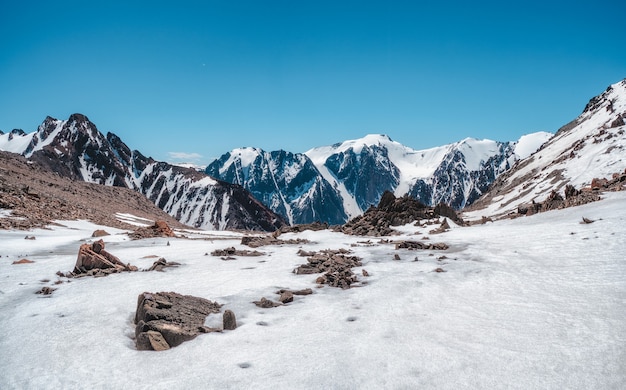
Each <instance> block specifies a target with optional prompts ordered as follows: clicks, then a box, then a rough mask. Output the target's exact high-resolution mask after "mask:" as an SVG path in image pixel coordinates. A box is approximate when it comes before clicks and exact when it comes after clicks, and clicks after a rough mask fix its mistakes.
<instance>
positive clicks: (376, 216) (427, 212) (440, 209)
mask: <svg viewBox="0 0 626 390" xmlns="http://www.w3.org/2000/svg"><path fill="white" fill-rule="evenodd" d="M438 213H442V214H445V216H446V217H448V218H450V219H452V220H454V221H455V222H457V223H458V224H460V225H463V220H462V219H461V218H459V217H458V215H456V212H455V211H454V210H453V209H452V208H451V207H448V206H444V205H438V206H436V207H429V206H426V205H424V204H422V203H420V202H419V201H417V200H415V199H413V198H411V197H409V196H404V197H401V198H396V197H395V196H394V195H393V194H392V193H391V192H389V191H387V192H385V193H384V194H383V196H382V197H381V199H380V203H379V204H378V207H370V208H369V209H368V210H367V211H366V212H365V213H364V214H363V215H361V216H358V217H356V218H354V219H352V220H351V221H349V222H347V223H346V224H345V225H343V226H341V227H340V228H339V229H338V230H340V231H342V232H343V233H346V234H352V235H358V236H389V235H393V234H396V232H395V231H394V230H393V229H392V228H391V226H400V225H406V224H408V223H413V222H416V221H420V220H424V219H426V220H430V219H435V218H438V217H439V215H440V214H438Z"/></svg>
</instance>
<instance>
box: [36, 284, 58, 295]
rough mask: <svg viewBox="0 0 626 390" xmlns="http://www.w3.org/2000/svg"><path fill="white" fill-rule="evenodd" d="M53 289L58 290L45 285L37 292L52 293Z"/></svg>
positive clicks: (42, 293)
mask: <svg viewBox="0 0 626 390" xmlns="http://www.w3.org/2000/svg"><path fill="white" fill-rule="evenodd" d="M53 291H56V288H52V287H48V286H44V287H42V288H41V290H39V291H37V292H36V294H41V295H50V294H52V292H53Z"/></svg>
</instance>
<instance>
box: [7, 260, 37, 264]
mask: <svg viewBox="0 0 626 390" xmlns="http://www.w3.org/2000/svg"><path fill="white" fill-rule="evenodd" d="M31 263H34V261H33V260H28V259H19V260H17V261H14V262H13V263H12V264H31Z"/></svg>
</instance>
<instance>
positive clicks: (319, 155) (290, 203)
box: [206, 132, 552, 224]
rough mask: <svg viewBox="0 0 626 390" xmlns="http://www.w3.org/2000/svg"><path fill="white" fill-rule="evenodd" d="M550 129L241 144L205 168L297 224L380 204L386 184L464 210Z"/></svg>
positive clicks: (332, 219) (341, 218) (339, 218)
mask: <svg viewBox="0 0 626 390" xmlns="http://www.w3.org/2000/svg"><path fill="white" fill-rule="evenodd" d="M551 136H552V134H550V133H545V132H542V133H535V134H532V135H527V136H524V137H522V138H521V139H520V140H519V141H518V142H496V141H490V140H476V139H472V138H467V139H465V140H463V141H460V142H457V143H454V144H450V145H445V146H441V147H437V148H432V149H427V150H414V149H411V148H409V147H407V146H404V145H402V144H400V143H398V142H395V141H393V140H391V138H389V137H388V136H386V135H377V134H372V135H367V136H365V137H363V138H360V139H357V140H350V141H345V142H342V143H338V144H335V145H332V146H324V147H319V148H314V149H311V150H309V151H308V152H306V153H304V154H297V153H290V152H285V151H282V150H281V151H275V152H266V151H263V150H261V149H257V148H241V149H235V150H233V151H231V152H229V153H226V154H224V155H223V156H222V157H220V158H219V159H218V160H216V161H214V162H212V163H211V164H210V165H209V166H208V167H207V169H206V173H208V174H209V175H211V176H214V177H217V178H220V179H221V180H225V181H228V182H231V183H236V184H239V185H242V186H243V187H245V188H246V189H247V190H249V191H250V192H251V193H252V194H253V195H254V196H255V197H256V198H257V199H259V200H260V201H261V202H263V203H264V204H265V205H266V206H268V207H269V208H270V209H272V210H273V211H275V212H277V213H279V214H281V215H283V216H285V217H286V218H287V219H288V220H289V221H290V222H291V223H307V222H312V221H315V220H321V221H325V222H329V223H331V224H334V223H343V222H345V221H346V220H347V219H348V218H352V217H355V216H357V215H359V214H361V213H363V212H364V211H365V210H366V209H367V208H368V207H370V206H371V205H376V204H378V202H379V200H380V197H381V196H382V194H383V193H384V192H385V191H392V192H394V193H395V195H396V196H402V195H405V194H409V195H411V196H413V197H415V198H416V199H418V200H420V201H421V202H423V203H425V204H427V205H435V204H437V203H440V202H444V203H447V204H449V205H451V206H452V207H454V208H456V209H461V208H463V207H464V206H465V205H466V204H469V203H471V202H472V201H474V200H476V199H477V198H478V197H479V196H480V195H482V193H483V192H484V191H485V190H486V189H487V188H488V186H489V185H490V184H491V183H492V182H493V181H494V180H495V178H496V177H497V176H498V175H499V174H501V173H502V172H504V171H506V170H507V169H508V168H509V167H510V166H511V165H512V164H513V163H514V162H515V161H517V160H518V159H520V158H524V157H527V155H528V154H530V153H531V152H533V151H535V150H536V149H537V148H539V147H540V146H541V144H543V143H544V142H545V141H546V140H547V139H548V138H549V137H551Z"/></svg>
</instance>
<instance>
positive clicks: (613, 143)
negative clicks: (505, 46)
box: [466, 79, 626, 216]
mask: <svg viewBox="0 0 626 390" xmlns="http://www.w3.org/2000/svg"><path fill="white" fill-rule="evenodd" d="M625 121H626V79H625V80H622V81H620V82H618V83H615V84H613V85H611V86H609V87H608V88H607V89H606V90H605V91H604V92H603V93H602V94H600V95H598V96H596V97H594V98H592V99H591V100H590V101H589V103H588V104H587V106H586V107H585V109H584V110H583V112H582V114H580V115H579V116H578V117H577V118H576V119H574V120H573V121H572V122H570V123H568V124H567V125H565V126H563V127H562V128H561V129H559V130H558V132H557V133H556V135H555V136H554V137H553V138H552V139H550V140H549V141H548V142H547V143H546V144H545V145H543V147H542V148H541V149H540V150H538V151H537V152H536V153H534V154H533V155H531V156H530V157H528V158H527V159H524V160H522V161H519V162H518V163H517V164H516V165H515V166H514V167H513V168H512V169H511V170H509V171H508V172H506V173H504V174H503V175H501V176H500V177H498V179H497V180H496V181H495V182H494V184H493V186H492V188H491V189H490V191H489V192H488V193H487V194H485V196H484V197H482V198H481V199H480V200H479V201H477V202H476V203H475V204H474V205H473V206H472V207H470V208H469V209H468V213H466V214H467V215H468V216H470V215H476V216H478V215H489V216H502V215H506V214H508V213H511V212H514V211H515V210H516V209H517V208H518V206H520V205H523V204H529V203H532V202H533V201H535V202H541V201H544V200H545V199H546V198H547V197H548V195H549V194H550V193H551V192H552V191H553V190H554V191H558V192H563V190H564V188H565V186H566V185H568V184H569V185H572V186H574V187H576V188H578V189H580V188H581V187H588V186H590V185H591V183H592V180H593V179H594V178H611V177H612V176H613V175H614V174H620V173H622V172H624V169H626V126H625Z"/></svg>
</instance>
